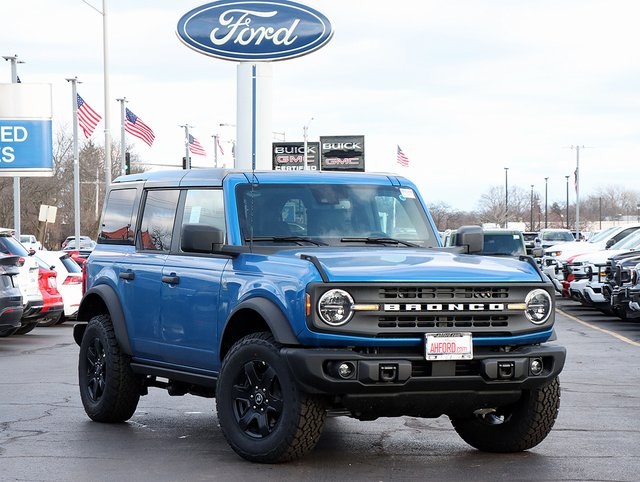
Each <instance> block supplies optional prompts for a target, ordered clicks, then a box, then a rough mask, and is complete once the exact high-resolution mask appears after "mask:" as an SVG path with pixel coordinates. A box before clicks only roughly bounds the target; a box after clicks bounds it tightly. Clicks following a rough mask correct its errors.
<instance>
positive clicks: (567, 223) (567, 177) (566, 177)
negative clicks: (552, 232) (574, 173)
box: [564, 176, 569, 229]
mask: <svg viewBox="0 0 640 482" xmlns="http://www.w3.org/2000/svg"><path fill="white" fill-rule="evenodd" d="M564 178H565V179H566V180H567V222H566V225H567V229H569V176H564Z"/></svg>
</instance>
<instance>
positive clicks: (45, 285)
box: [38, 260, 64, 326]
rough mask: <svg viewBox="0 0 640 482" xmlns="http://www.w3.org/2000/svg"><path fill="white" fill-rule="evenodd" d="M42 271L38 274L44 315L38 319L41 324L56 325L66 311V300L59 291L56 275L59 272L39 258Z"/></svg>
mask: <svg viewBox="0 0 640 482" xmlns="http://www.w3.org/2000/svg"><path fill="white" fill-rule="evenodd" d="M38 264H39V268H40V273H39V274H38V284H39V287H40V293H42V301H43V302H44V306H43V307H42V311H41V312H40V313H41V314H42V317H41V318H40V319H39V320H38V325H40V326H52V325H55V324H56V323H57V322H58V320H59V319H60V317H61V316H62V314H63V313H64V302H63V300H62V295H61V294H60V292H59V291H58V284H57V280H56V277H57V276H58V273H56V272H55V271H54V270H52V269H50V268H49V267H48V266H46V265H45V264H44V263H43V262H41V261H40V260H38Z"/></svg>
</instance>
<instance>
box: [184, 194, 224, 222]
mask: <svg viewBox="0 0 640 482" xmlns="http://www.w3.org/2000/svg"><path fill="white" fill-rule="evenodd" d="M185 224H206V225H207V226H213V227H214V228H218V229H221V230H222V231H225V223H224V203H223V197H222V190H221V189H216V190H214V189H189V190H188V191H187V199H186V201H185V205H184V216H182V225H183V226H184V225H185Z"/></svg>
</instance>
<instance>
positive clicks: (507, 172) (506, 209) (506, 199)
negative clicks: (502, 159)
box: [504, 167, 509, 228]
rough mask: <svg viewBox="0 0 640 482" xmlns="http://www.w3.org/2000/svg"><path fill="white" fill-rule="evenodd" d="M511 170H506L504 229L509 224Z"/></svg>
mask: <svg viewBox="0 0 640 482" xmlns="http://www.w3.org/2000/svg"><path fill="white" fill-rule="evenodd" d="M508 220H509V168H508V167H505V168H504V227H505V228H506V227H507V225H508V224H509V221H508Z"/></svg>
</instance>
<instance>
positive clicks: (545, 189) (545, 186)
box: [544, 177, 549, 228]
mask: <svg viewBox="0 0 640 482" xmlns="http://www.w3.org/2000/svg"><path fill="white" fill-rule="evenodd" d="M548 181H549V178H548V177H545V178H544V227H545V228H546V227H547V193H548V187H549V186H548Z"/></svg>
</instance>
